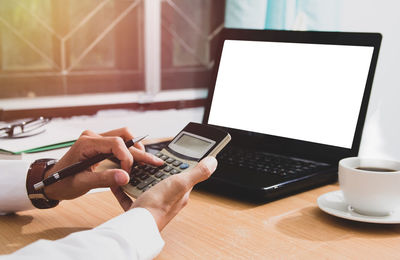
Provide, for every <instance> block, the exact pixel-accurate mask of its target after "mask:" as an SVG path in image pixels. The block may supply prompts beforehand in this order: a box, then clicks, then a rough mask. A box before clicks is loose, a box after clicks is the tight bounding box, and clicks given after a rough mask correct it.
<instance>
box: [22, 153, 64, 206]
mask: <svg viewBox="0 0 400 260" xmlns="http://www.w3.org/2000/svg"><path fill="white" fill-rule="evenodd" d="M56 163H57V160H55V159H39V160H36V161H34V162H33V163H32V164H31V166H30V167H29V170H28V175H27V176H26V190H27V192H28V197H29V199H30V200H31V202H32V204H33V206H35V207H36V208H39V209H48V208H53V207H55V206H57V205H58V203H59V202H60V201H59V200H51V199H49V198H47V196H46V194H45V193H44V190H43V189H40V190H35V189H34V188H33V185H34V184H36V183H38V182H40V181H42V180H43V178H44V174H45V173H46V171H48V170H49V169H50V168H51V167H53V166H54V164H56Z"/></svg>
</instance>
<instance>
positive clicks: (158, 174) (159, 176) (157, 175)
mask: <svg viewBox="0 0 400 260" xmlns="http://www.w3.org/2000/svg"><path fill="white" fill-rule="evenodd" d="M164 175H165V174H164V172H162V171H159V172H157V173H156V174H155V175H154V176H156V177H157V178H161V177H162V176H164Z"/></svg>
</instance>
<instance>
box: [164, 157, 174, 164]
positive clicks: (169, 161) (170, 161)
mask: <svg viewBox="0 0 400 260" xmlns="http://www.w3.org/2000/svg"><path fill="white" fill-rule="evenodd" d="M174 161H175V159H174V158H168V159H167V160H166V161H165V162H166V163H173V162H174Z"/></svg>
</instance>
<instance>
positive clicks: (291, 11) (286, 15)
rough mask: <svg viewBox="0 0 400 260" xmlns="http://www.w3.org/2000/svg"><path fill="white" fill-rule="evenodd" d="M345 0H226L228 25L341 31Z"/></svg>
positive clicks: (252, 27)
mask: <svg viewBox="0 0 400 260" xmlns="http://www.w3.org/2000/svg"><path fill="white" fill-rule="evenodd" d="M342 1H343V0H226V9H225V27H228V28H248V29H275V30H319V31H337V30H339V28H340V16H341V15H340V14H341V7H342Z"/></svg>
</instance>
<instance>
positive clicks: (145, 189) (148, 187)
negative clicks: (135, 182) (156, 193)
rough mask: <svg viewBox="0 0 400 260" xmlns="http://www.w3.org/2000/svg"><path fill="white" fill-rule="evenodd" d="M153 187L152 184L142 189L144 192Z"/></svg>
mask: <svg viewBox="0 0 400 260" xmlns="http://www.w3.org/2000/svg"><path fill="white" fill-rule="evenodd" d="M151 187H152V186H150V185H148V186H146V187H145V188H144V189H143V190H142V192H145V191H147V190H148V189H150V188H151Z"/></svg>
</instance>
